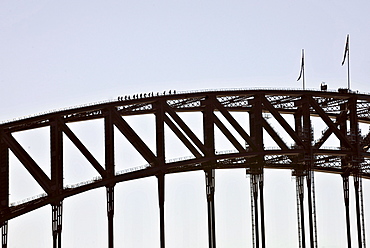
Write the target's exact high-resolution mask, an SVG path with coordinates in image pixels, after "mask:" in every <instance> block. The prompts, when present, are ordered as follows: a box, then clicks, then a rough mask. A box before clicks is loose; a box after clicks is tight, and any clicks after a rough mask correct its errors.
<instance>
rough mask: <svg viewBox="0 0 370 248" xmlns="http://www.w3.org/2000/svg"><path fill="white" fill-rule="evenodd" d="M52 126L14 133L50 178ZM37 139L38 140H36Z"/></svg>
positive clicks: (16, 138) (15, 137)
mask: <svg viewBox="0 0 370 248" xmlns="http://www.w3.org/2000/svg"><path fill="white" fill-rule="evenodd" d="M49 136H50V128H49V127H42V128H36V129H32V130H26V131H21V132H16V133H13V137H14V139H15V140H16V141H17V142H18V143H19V144H20V145H21V147H22V148H23V149H24V150H25V151H26V152H27V153H28V155H30V157H31V158H32V159H33V160H34V161H35V162H36V164H37V165H38V166H39V167H40V169H42V170H43V172H44V173H45V174H46V175H47V176H48V177H49V178H50V140H49ZM35 141H37V142H35Z"/></svg>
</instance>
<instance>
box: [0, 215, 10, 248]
mask: <svg viewBox="0 0 370 248" xmlns="http://www.w3.org/2000/svg"><path fill="white" fill-rule="evenodd" d="M1 244H2V246H1V247H2V248H7V246H8V222H7V221H5V222H3V223H2V224H1Z"/></svg>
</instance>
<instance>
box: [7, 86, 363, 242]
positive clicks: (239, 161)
mask: <svg viewBox="0 0 370 248" xmlns="http://www.w3.org/2000/svg"><path fill="white" fill-rule="evenodd" d="M125 99H127V100H123V97H122V98H120V100H119V101H111V102H106V103H102V104H96V105H91V106H85V107H80V108H75V109H68V110H62V111H59V112H58V111H57V112H53V113H48V114H44V115H39V116H34V117H30V118H25V119H20V120H16V121H12V122H7V123H3V124H1V125H0V223H2V224H1V226H2V230H3V238H2V242H3V243H4V242H5V243H6V236H7V234H6V233H7V232H6V230H7V221H8V220H10V219H12V218H15V217H17V216H20V215H22V214H25V213H28V212H30V211H33V210H35V209H37V208H40V207H42V206H45V205H48V204H51V205H52V206H53V216H54V212H56V213H59V212H60V219H61V204H62V201H63V199H65V198H66V197H70V196H73V195H76V194H79V193H82V192H85V191H88V190H91V189H94V188H98V187H107V204H108V224H109V228H108V230H109V247H113V209H114V201H113V199H114V185H115V184H116V183H119V182H123V181H128V180H133V179H137V178H143V177H150V176H157V178H158V196H159V208H160V236H161V237H160V241H161V247H162V248H163V247H165V238H164V237H165V232H164V230H165V229H164V224H165V223H164V188H165V185H164V177H165V174H169V173H178V172H185V171H194V170H203V171H205V173H206V188H207V202H208V203H207V204H208V219H209V247H212V248H214V247H216V235H215V215H214V196H213V195H214V180H215V178H214V170H215V169H227V168H246V169H247V173H248V174H250V175H251V180H253V181H254V183H253V184H252V186H253V187H255V188H256V189H255V190H253V191H252V192H253V194H254V197H253V200H254V203H253V204H254V207H255V208H254V209H253V210H254V213H255V216H254V217H255V218H256V219H255V223H254V224H253V225H254V226H255V228H256V230H255V237H254V240H255V241H256V247H258V248H259V247H260V246H261V247H265V230H264V229H265V228H264V203H263V169H264V168H277V169H290V170H292V171H293V175H295V176H296V177H297V180H299V184H298V186H299V187H298V188H297V189H298V190H299V191H300V193H299V194H298V195H299V199H300V200H299V203H300V208H301V210H299V211H300V213H301V217H300V221H301V225H302V230H301V231H302V233H301V235H302V236H301V237H302V243H301V245H302V247H305V245H306V244H305V231H304V228H303V227H304V215H303V213H304V210H303V188H304V184H303V179H304V178H306V179H307V190H308V191H307V192H308V194H307V197H308V211H309V217H308V218H309V228H310V230H309V236H310V241H309V243H310V247H317V230H316V215H315V199H314V190H313V189H314V184H313V175H314V174H313V172H315V171H320V172H328V173H337V174H341V175H342V177H343V186H344V199H345V206H346V213H347V215H346V216H347V217H346V219H347V231H348V247H350V246H351V236H350V219H349V202H348V201H349V196H348V194H349V185H348V177H349V176H354V177H355V179H356V180H355V185H354V186H355V194H356V195H355V197H356V218H357V231H358V232H357V234H358V242H359V243H361V237H362V240H364V230H363V229H364V228H363V226H364V225H363V222H361V219H363V207H362V206H361V199H360V196H362V192H361V187H359V185H360V184H359V183H360V180H361V179H362V178H367V179H369V178H370V153H369V152H368V150H369V148H370V132H368V133H361V130H360V129H359V124H360V123H362V124H365V125H368V126H369V125H370V95H364V94H356V93H355V92H351V91H348V90H345V91H343V90H341V91H339V92H326V91H293V90H235V91H213V92H197V93H181V94H171V95H165V96H164V95H163V96H154V95H151V96H150V97H143V98H137V99H132V100H128V99H130V98H125ZM181 112H194V113H201V114H202V116H203V127H202V129H203V130H202V131H203V140H201V139H200V138H198V137H197V135H195V132H194V130H192V128H191V127H190V126H188V125H187V124H186V123H185V121H184V120H183V119H182V117H181V114H180V113H181ZM233 112H240V113H245V115H246V118H245V120H246V123H239V122H238V121H236V119H235V117H234V116H233V114H232V113H233ZM147 114H151V115H154V116H155V130H156V147H155V150H154V151H152V150H151V149H150V148H149V146H148V145H147V144H146V143H145V142H144V141H143V139H142V137H140V136H139V135H138V134H137V133H136V132H135V131H134V129H133V127H132V126H130V124H129V123H128V122H127V121H126V120H125V119H124V118H123V117H124V116H130V115H147ZM265 114H268V115H269V116H271V118H273V119H274V120H275V123H277V125H278V127H279V128H280V129H282V130H284V133H285V134H284V137H283V136H282V135H280V134H279V133H278V132H277V130H276V124H275V126H274V125H273V124H271V123H270V121H269V120H268V118H267V117H266V116H265ZM285 115H290V116H292V117H293V118H294V123H293V124H292V123H290V122H289V121H288V120H287V119H286V117H285ZM248 116H249V121H248ZM221 117H222V118H221ZM313 118H317V119H319V120H320V121H321V122H323V123H325V124H326V126H327V127H326V129H324V130H321V131H322V135H321V137H319V138H318V139H317V140H314V139H313V129H314V127H313V126H312V120H313ZM93 119H103V120H104V133H105V165H102V164H100V163H99V162H98V161H97V160H96V158H95V157H94V156H93V154H92V153H91V152H90V151H89V150H88V148H87V147H86V146H85V145H84V144H83V143H82V142H81V141H80V140H79V138H78V137H77V136H76V135H75V134H74V132H73V131H72V130H71V129H70V128H69V127H68V125H67V124H68V123H71V122H84V121H87V120H93ZM247 122H249V123H247ZM247 124H248V125H247ZM165 125H167V127H169V128H170V129H171V130H172V131H173V133H174V134H175V135H176V137H177V138H178V139H179V140H180V141H181V142H182V143H183V144H184V146H185V147H187V149H189V151H190V152H191V154H192V155H193V156H192V157H191V158H188V159H182V160H178V161H172V162H170V161H166V154H165V150H166V149H165V148H166V146H168V145H169V144H166V141H165V138H164V132H165V131H164V130H165ZM247 126H249V130H247V128H246V127H247ZM40 127H50V152H51V162H50V168H51V177H50V178H49V177H48V176H47V175H46V174H45V173H44V172H43V170H42V169H41V168H40V167H39V165H38V164H37V163H36V162H35V161H34V160H33V159H32V157H31V156H30V155H29V154H28V153H27V151H26V150H24V149H23V148H22V146H21V144H19V143H18V141H17V140H16V139H15V138H14V134H15V133H16V132H19V131H26V130H32V129H36V128H40ZM215 128H218V130H220V131H221V133H222V135H224V136H225V137H226V139H227V140H228V141H229V142H230V144H232V146H233V147H234V148H235V150H233V151H228V152H223V153H222V152H218V151H216V150H215ZM115 129H116V130H118V131H119V132H120V133H122V134H123V135H124V136H125V137H126V138H127V140H128V141H129V142H130V143H131V144H132V146H133V147H134V148H135V149H136V150H137V151H138V152H139V153H140V154H141V155H142V157H143V158H144V159H145V160H146V161H147V163H148V166H146V167H145V168H140V169H137V170H133V171H128V172H126V173H117V172H116V171H115V147H114V132H115ZM233 133H237V134H238V135H239V136H240V137H239V139H238V138H236V137H235V136H234V135H233ZM63 134H65V136H66V137H68V138H69V139H70V140H71V142H72V143H73V144H74V145H75V146H76V148H77V149H78V150H79V151H80V152H81V154H82V155H83V156H84V157H85V158H86V159H87V160H88V161H89V163H90V164H91V166H92V167H93V168H94V169H95V170H96V171H97V172H98V173H99V175H100V176H99V177H98V178H95V179H94V180H92V181H90V182H88V183H83V184H81V185H80V186H76V187H72V188H69V187H66V186H65V185H64V183H63V165H64V162H63ZM266 135H267V136H270V137H271V139H272V140H273V141H274V142H275V143H276V144H277V146H278V147H277V148H267V147H265V142H264V139H265V137H264V136H266ZM331 136H334V137H336V138H337V139H338V143H339V145H338V147H330V148H326V147H323V145H324V143H325V142H326V141H327V140H328V139H329V137H331ZM240 138H241V140H242V142H240ZM287 139H289V140H292V141H293V143H292V144H289V143H287V142H286V141H285V140H287ZM10 150H11V151H12V152H13V153H14V155H15V156H16V157H17V158H18V159H19V161H20V162H21V163H22V164H23V165H24V167H25V168H26V169H27V170H28V172H29V174H30V175H31V176H32V177H33V178H34V179H35V180H36V181H37V183H38V184H39V185H40V186H41V187H42V189H43V190H44V191H45V194H44V195H43V196H41V197H39V198H36V199H33V200H31V201H27V202H24V203H21V204H16V205H13V204H9V158H8V157H9V151H10ZM258 192H259V193H258ZM258 197H259V201H258ZM58 206H60V207H58ZM258 206H259V208H258ZM59 208H60V209H59ZM54 209H55V210H54ZM59 210H60V211H59ZM56 216H58V218H59V215H58V214H57V215H56ZM58 218H56V219H54V217H53V221H57V222H58V220H59V219H58ZM53 223H54V222H53ZM58 223H59V222H58ZM258 224H260V225H258ZM58 230H59V229H58V228H56V229H54V226H53V233H54V232H55V237H58V236H59V237H60V235H61V223H60V232H59V231H58ZM4 233H5V234H4ZM53 235H54V234H53ZM5 246H6V245H5ZM360 247H361V246H360Z"/></svg>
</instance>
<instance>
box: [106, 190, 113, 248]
mask: <svg viewBox="0 0 370 248" xmlns="http://www.w3.org/2000/svg"><path fill="white" fill-rule="evenodd" d="M106 191H107V214H108V247H109V248H113V245H114V228H113V220H114V218H113V217H114V186H108V187H106Z"/></svg>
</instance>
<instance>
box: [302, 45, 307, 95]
mask: <svg viewBox="0 0 370 248" xmlns="http://www.w3.org/2000/svg"><path fill="white" fill-rule="evenodd" d="M302 70H303V71H302V73H303V75H302V77H303V79H302V81H303V90H305V89H306V82H305V78H304V49H302Z"/></svg>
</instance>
